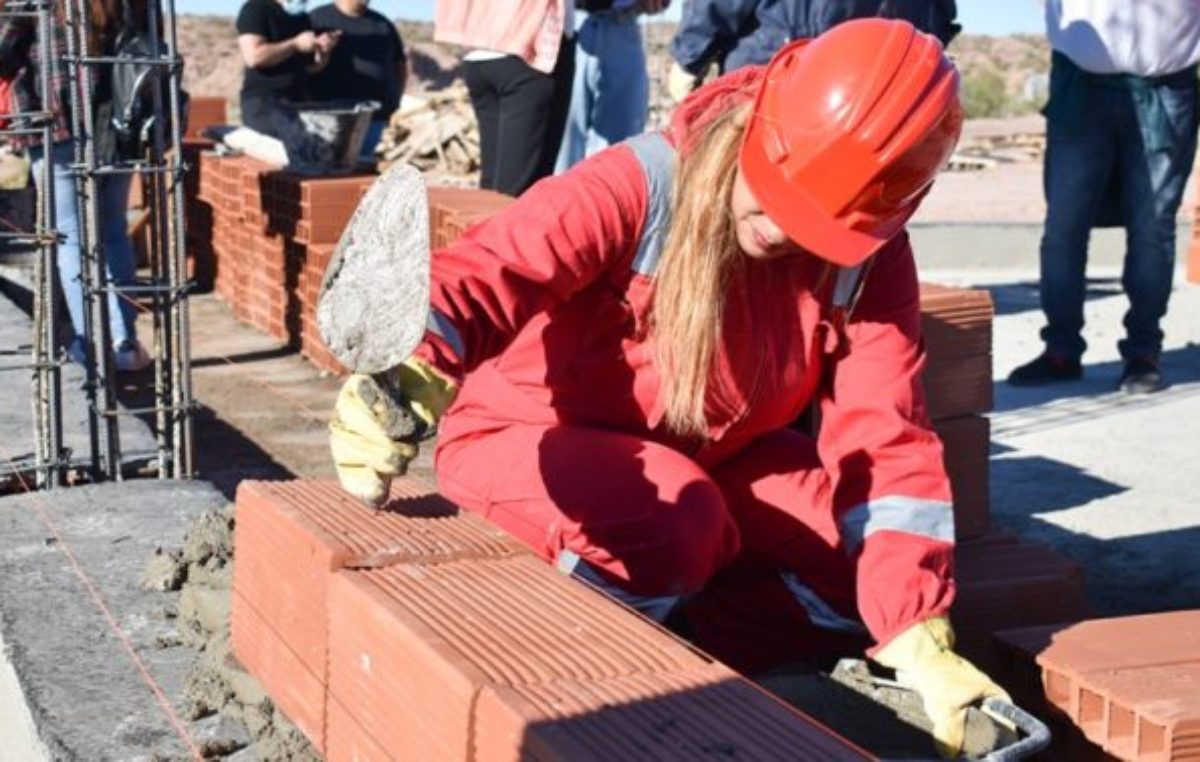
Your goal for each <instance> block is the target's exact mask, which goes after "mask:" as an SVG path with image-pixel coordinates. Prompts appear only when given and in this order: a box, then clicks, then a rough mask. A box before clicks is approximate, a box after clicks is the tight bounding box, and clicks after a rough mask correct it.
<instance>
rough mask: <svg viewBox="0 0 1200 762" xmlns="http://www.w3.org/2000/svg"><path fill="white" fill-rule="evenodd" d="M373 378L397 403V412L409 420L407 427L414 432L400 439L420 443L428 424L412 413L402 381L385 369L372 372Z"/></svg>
mask: <svg viewBox="0 0 1200 762" xmlns="http://www.w3.org/2000/svg"><path fill="white" fill-rule="evenodd" d="M371 379H372V380H373V381H374V382H375V383H376V384H377V385H378V386H379V388H380V390H382V391H383V393H384V394H386V395H387V396H388V398H389V399H390V400H391V401H392V404H393V405H395V407H396V411H397V414H399V415H403V416H404V418H405V419H406V422H407V428H408V429H409V430H410V431H411V432H412V433H411V434H409V435H407V436H401V437H398V439H399V440H400V441H403V442H410V443H412V444H417V443H419V442H420V441H421V440H422V439H424V438H425V433H426V431H425V430H426V428H427V427H426V426H425V422H424V421H422V420H421V419H420V418H418V417H416V416H415V415H413V414H412V410H411V409H410V408H409V407H408V405H407V404H406V402H405V394H404V390H403V389H402V388H400V383H399V381H398V379H397V376H396V374H395V373H393V372H391V371H384V372H383V373H372V374H371Z"/></svg>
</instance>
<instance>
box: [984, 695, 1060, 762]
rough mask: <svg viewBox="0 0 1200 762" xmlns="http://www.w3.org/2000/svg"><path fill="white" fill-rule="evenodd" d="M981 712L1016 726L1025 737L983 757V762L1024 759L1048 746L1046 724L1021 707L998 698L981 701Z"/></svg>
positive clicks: (1048, 739) (1007, 761) (1004, 761)
mask: <svg viewBox="0 0 1200 762" xmlns="http://www.w3.org/2000/svg"><path fill="white" fill-rule="evenodd" d="M982 708H983V711H984V712H986V713H988V714H989V715H991V716H993V717H999V718H1001V719H1004V720H1007V721H1008V722H1011V723H1012V724H1013V725H1015V726H1016V728H1017V730H1019V731H1020V732H1021V733H1022V735H1024V736H1025V737H1024V738H1022V739H1021V740H1020V741H1018V742H1016V743H1015V744H1013V745H1012V746H1006V747H1004V748H1003V749H997V750H996V751H993V752H992V753H990V754H988V755H987V756H985V757H984V758H983V759H984V760H985V762H1009V760H1015V759H1024V758H1025V757H1028V756H1030V755H1032V754H1036V753H1037V752H1039V751H1041V750H1042V749H1045V748H1046V747H1047V746H1049V745H1050V729H1049V728H1048V727H1046V724H1045V723H1043V722H1042V721H1041V720H1039V719H1038V718H1037V717H1034V716H1033V715H1032V714H1030V713H1029V712H1026V711H1025V710H1024V709H1022V708H1021V707H1019V706H1017V705H1016V704H1014V703H1012V702H1011V701H1005V700H1003V699H998V698H987V699H984V700H983V707H982Z"/></svg>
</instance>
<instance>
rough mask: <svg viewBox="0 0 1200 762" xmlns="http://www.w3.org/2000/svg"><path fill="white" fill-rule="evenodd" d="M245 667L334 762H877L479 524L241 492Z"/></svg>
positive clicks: (431, 513) (256, 485)
mask: <svg viewBox="0 0 1200 762" xmlns="http://www.w3.org/2000/svg"><path fill="white" fill-rule="evenodd" d="M236 527H237V528H236V537H235V541H236V547H237V563H236V564H235V566H234V596H233V610H232V640H233V651H234V654H235V656H236V657H237V658H238V660H239V661H241V662H242V664H243V665H244V666H245V667H246V668H247V669H248V671H249V672H250V673H251V674H253V675H254V676H255V677H257V678H258V679H259V680H260V681H261V682H262V684H263V686H264V687H265V688H266V690H267V691H268V693H269V694H270V695H271V697H272V699H273V700H274V702H275V703H276V705H277V706H278V707H279V708H280V709H281V710H282V711H283V712H284V713H285V714H286V715H287V716H288V717H289V718H291V719H292V720H293V721H294V722H295V723H296V724H297V726H298V727H299V728H300V729H301V730H302V731H303V732H304V733H305V735H307V736H308V738H309V739H310V740H311V741H312V742H313V745H314V746H315V747H316V748H317V750H318V751H319V752H320V753H321V754H322V755H323V756H324V757H325V758H326V759H328V760H330V762H340V761H341V760H386V759H421V760H443V759H444V760H450V759H479V760H500V759H513V760H515V759H573V760H574V759H581V760H582V759H600V758H605V759H608V758H617V759H645V758H657V759H695V758H701V757H708V756H713V755H717V756H721V757H729V758H735V757H736V758H739V759H742V758H748V759H818V758H819V759H865V758H866V755H864V754H863V753H862V752H861V751H860V750H859V749H857V748H855V747H854V746H852V745H850V744H849V743H848V742H846V741H844V740H843V739H841V738H839V737H838V736H836V735H834V734H833V733H831V732H830V731H829V730H828V729H826V728H824V727H822V726H820V725H818V724H816V723H815V722H814V721H812V720H811V719H810V718H808V717H806V716H804V715H802V714H799V713H797V712H795V711H794V710H792V709H790V708H788V707H787V706H785V705H783V704H781V703H780V702H778V701H776V700H775V699H773V698H772V697H770V696H769V695H767V694H766V693H764V692H762V691H761V690H759V689H757V688H756V687H754V686H753V685H752V684H750V683H749V682H747V681H745V680H744V679H742V678H741V677H739V676H738V675H736V674H735V673H733V672H732V671H731V670H729V669H728V668H727V667H725V666H723V665H721V664H720V663H717V662H715V661H713V660H712V659H711V658H708V657H706V656H705V655H703V654H701V653H699V652H697V651H695V650H694V649H692V648H690V647H689V646H688V645H686V644H685V643H682V642H680V641H678V640H676V639H675V638H674V637H672V636H671V635H670V634H668V633H666V632H665V631H663V630H661V629H659V628H658V627H656V626H655V625H653V624H652V623H650V622H649V621H647V620H645V619H642V618H641V617H640V616H638V615H637V614H635V613H633V612H632V611H630V610H628V609H626V608H624V607H622V606H620V605H618V604H616V603H614V602H613V601H611V600H609V599H608V598H605V597H604V596H602V595H600V594H599V593H597V592H595V591H593V590H591V589H589V588H587V587H586V586H584V585H582V584H581V583H578V582H576V581H574V580H572V579H569V578H567V577H564V576H562V575H561V574H559V573H558V572H557V571H555V570H554V569H553V568H552V567H551V566H550V565H548V564H546V563H544V562H543V561H541V560H540V559H537V558H535V557H532V556H530V555H529V553H528V551H527V550H525V549H524V548H523V547H522V546H520V545H519V544H517V543H516V542H515V541H514V540H513V539H511V538H510V537H508V536H506V535H505V534H504V533H502V532H501V531H500V530H498V529H496V528H494V527H492V526H490V525H489V524H487V523H486V522H484V521H483V520H481V519H479V518H477V517H474V516H471V515H467V514H461V513H459V512H457V511H456V510H455V509H454V508H453V507H452V506H450V505H449V504H447V503H445V502H444V501H442V500H441V499H440V498H438V497H437V496H436V495H434V494H431V493H429V492H427V491H425V490H423V489H421V488H420V487H419V486H417V485H415V484H412V483H407V482H399V483H397V484H396V485H394V487H393V492H392V495H391V502H390V503H389V505H388V507H387V509H386V510H384V511H381V512H375V511H372V510H370V509H367V508H365V507H363V506H362V505H361V504H359V503H358V502H357V501H356V500H354V499H352V498H350V497H349V496H347V495H346V494H345V493H343V492H341V491H340V490H339V489H338V488H337V487H336V486H335V485H333V484H329V483H318V482H285V483H266V482H243V483H242V485H241V486H240V487H239V491H238V497H237V524H236Z"/></svg>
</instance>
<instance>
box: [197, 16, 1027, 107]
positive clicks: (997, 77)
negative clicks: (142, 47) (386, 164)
mask: <svg viewBox="0 0 1200 762" xmlns="http://www.w3.org/2000/svg"><path fill="white" fill-rule="evenodd" d="M400 30H401V35H402V36H403V37H404V40H405V42H406V44H407V45H408V47H409V49H410V58H411V62H412V71H413V76H412V78H411V80H412V81H411V82H410V83H409V87H410V88H411V89H413V90H415V91H429V90H438V89H441V88H443V87H445V86H447V85H448V84H450V83H451V82H453V81H454V79H455V78H456V76H457V57H456V55H455V52H454V51H453V50H449V49H446V48H444V47H442V46H439V45H435V44H434V43H433V42H432V31H433V30H432V26H431V25H430V24H421V23H414V22H400ZM673 32H674V27H673V25H671V24H654V25H651V26H649V27H648V28H647V31H646V42H647V49H648V50H649V52H650V71H651V76H652V78H653V79H654V80H655V81H661V78H662V77H663V75H664V74H665V72H666V69H667V66H668V65H669V58H668V54H667V49H668V46H669V45H670V41H671V35H672V34H673ZM179 33H180V49H181V50H182V51H183V54H184V57H185V58H186V59H187V66H186V68H185V70H184V85H185V87H187V88H188V89H189V90H190V91H191V92H192V93H194V94H196V95H223V96H225V97H228V98H230V99H232V100H236V97H237V92H238V90H239V88H240V87H241V78H242V67H241V62H240V60H239V58H238V53H237V40H236V33H235V31H234V27H233V19H232V18H230V17H222V16H183V17H182V18H181V19H180V27H179ZM950 52H951V54H953V55H954V57H955V59H956V60H957V61H958V63H959V66H960V67H961V68H962V70H963V77H964V89H963V95H964V100H965V102H966V105H967V110H968V113H969V114H970V115H971V116H1009V115H1014V114H1022V113H1029V112H1030V111H1032V110H1034V109H1035V108H1036V107H1037V106H1038V105H1040V100H1041V99H1042V98H1044V92H1045V87H1044V83H1045V72H1046V71H1047V69H1048V68H1049V52H1048V49H1047V46H1046V43H1045V40H1044V39H1043V38H1041V37H1039V36H1032V35H1017V36H1010V37H984V36H980V35H963V36H961V37H959V38H958V39H957V40H955V41H954V43H953V44H952V45H951V48H950Z"/></svg>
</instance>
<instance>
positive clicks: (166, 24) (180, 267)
mask: <svg viewBox="0 0 1200 762" xmlns="http://www.w3.org/2000/svg"><path fill="white" fill-rule="evenodd" d="M149 5H150V15H151V21H153V22H154V23H152V24H151V26H150V34H151V35H153V39H154V40H155V49H158V47H159V46H158V37H157V35H158V24H157V18H156V17H155V12H154V7H155V5H156V3H150V4H149ZM162 11H163V36H164V37H165V41H166V53H167V57H168V58H169V59H171V60H172V61H177V60H178V57H179V39H178V33H177V29H176V23H175V0H162ZM180 78H181V69H180V67H179V66H177V65H173V66H172V68H171V69H170V75H169V77H168V78H167V95H168V99H169V103H170V109H171V111H170V113H171V116H172V118H171V119H170V120H169V122H167V123H168V124H169V125H170V128H171V160H170V166H171V170H172V171H171V173H170V174H169V175H168V178H169V180H168V181H169V182H170V201H171V209H170V213H171V214H172V215H173V221H174V224H173V225H170V226H169V236H170V237H169V239H168V245H167V247H166V251H167V256H168V260H167V264H168V267H167V271H168V275H167V283H168V286H169V292H168V293H169V298H170V300H171V311H170V319H169V320H168V324H169V330H170V334H171V353H170V354H171V379H172V385H171V390H172V398H171V404H172V410H173V414H174V426H173V431H172V440H173V442H174V446H175V449H174V456H175V457H174V469H173V471H172V476H174V477H175V478H176V479H186V478H190V477H191V476H192V436H193V426H192V413H193V410H192V407H193V405H192V368H191V336H190V325H189V314H188V293H187V291H185V290H184V289H183V286H184V284H185V281H186V279H187V261H186V247H187V230H186V225H187V216H186V213H185V208H184V201H185V199H184V182H183V172H184V166H183V158H184V157H183V135H182V125H181V119H180V118H179V117H180V114H181V112H182V108H181V106H182V104H181V102H180V101H181V97H180ZM161 92H162V91H161V89H159V90H157V94H158V96H159V97H160V96H161ZM155 114H156V118H155V129H156V132H158V131H159V130H161V128H162V125H163V121H162V120H161V119H160V118H157V117H158V116H159V115H161V102H160V101H159V99H158V98H156V102H155ZM158 140H159V138H158V137H156V142H157V141H158Z"/></svg>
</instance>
